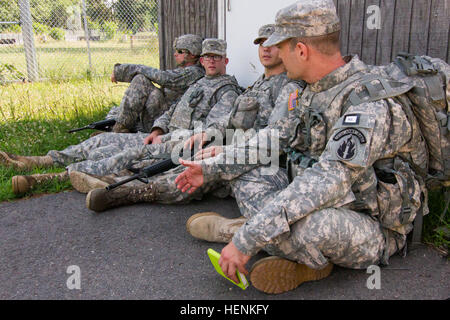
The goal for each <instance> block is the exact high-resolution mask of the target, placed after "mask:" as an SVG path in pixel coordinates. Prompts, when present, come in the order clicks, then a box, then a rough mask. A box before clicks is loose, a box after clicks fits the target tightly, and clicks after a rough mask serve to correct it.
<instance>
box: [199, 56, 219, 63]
mask: <svg viewBox="0 0 450 320" xmlns="http://www.w3.org/2000/svg"><path fill="white" fill-rule="evenodd" d="M202 58H203V60H205V61H216V62H217V61H220V60H222V58H223V57H222V56H209V55H205V56H202Z"/></svg>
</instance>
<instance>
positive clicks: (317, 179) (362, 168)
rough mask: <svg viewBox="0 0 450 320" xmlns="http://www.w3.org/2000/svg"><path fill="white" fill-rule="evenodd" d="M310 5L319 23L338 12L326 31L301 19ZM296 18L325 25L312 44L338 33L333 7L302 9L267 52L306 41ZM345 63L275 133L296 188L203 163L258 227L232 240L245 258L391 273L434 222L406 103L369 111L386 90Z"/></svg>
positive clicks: (280, 179) (248, 226)
mask: <svg viewBox="0 0 450 320" xmlns="http://www.w3.org/2000/svg"><path fill="white" fill-rule="evenodd" d="M311 4H313V6H312V8H313V9H314V8H315V9H316V11H315V12H316V14H317V15H319V14H318V13H323V12H327V11H328V12H331V14H329V15H328V16H327V15H326V14H325V15H322V18H323V19H327V18H329V20H328V21H326V22H325V23H323V24H321V23H319V22H320V21H322V20H320V18H319V20H316V19H318V18H317V16H315V15H314V14H311V12H308V13H307V14H305V15H304V16H302V14H303V13H305V12H307V10H311V7H310V5H311ZM317 6H319V7H320V9H317ZM295 19H298V20H299V21H304V20H306V21H310V22H309V23H307V25H308V24H309V25H311V26H314V25H315V24H319V25H318V27H317V28H312V29H311V28H310V29H306V30H312V31H311V32H312V33H311V34H309V33H308V32H307V31H305V33H304V34H303V36H313V35H319V34H320V30H322V31H323V32H324V33H325V34H326V33H329V32H333V30H334V31H336V27H335V21H336V20H337V16H336V14H335V8H334V5H333V3H332V2H331V1H325V0H309V1H303V2H299V3H297V4H295V5H293V6H290V7H288V8H286V9H283V10H281V11H280V12H279V13H278V14H277V29H276V32H275V33H274V35H273V37H271V38H269V39H268V40H267V41H266V43H265V44H264V45H268V46H269V45H274V44H276V43H279V42H280V41H283V40H285V39H287V38H289V37H294V36H295V37H297V36H299V35H298V32H297V33H295V30H293V29H294V28H295V25H294V26H293V25H292V24H287V25H284V24H283V23H285V22H287V21H289V20H294V21H295ZM317 30H319V34H317V33H316V32H317ZM303 31H304V30H303ZM324 33H322V34H324ZM346 62H347V64H346V65H344V66H342V67H340V68H338V69H336V70H335V71H333V72H331V73H330V74H328V75H326V76H325V77H324V78H322V79H321V80H319V81H317V82H316V83H312V84H308V85H307V87H306V88H305V90H304V92H303V95H302V98H301V99H295V100H296V103H295V104H293V105H291V104H290V111H289V121H279V122H278V123H276V124H275V126H274V127H275V128H276V129H278V130H279V135H280V140H279V141H280V147H281V148H280V149H281V150H280V151H282V152H283V153H286V154H287V155H288V158H289V159H290V161H289V163H288V169H289V170H288V171H289V173H290V178H291V179H289V176H288V173H287V172H286V171H285V170H283V169H280V170H279V171H278V172H277V173H276V174H274V175H264V174H263V173H262V171H261V170H262V169H263V168H262V167H261V166H258V165H250V164H247V165H223V164H219V163H224V157H225V156H224V155H220V156H219V157H216V158H213V159H208V160H206V161H204V163H203V164H202V166H203V172H204V177H205V181H206V182H208V181H211V180H215V179H217V178H222V179H235V180H234V181H233V185H234V187H235V189H237V190H238V191H237V192H235V195H236V199H237V201H238V204H239V207H240V209H241V213H242V214H243V215H244V216H245V217H247V218H248V219H249V220H248V221H247V222H246V223H245V225H243V226H242V227H241V228H240V229H239V230H238V231H237V232H236V233H235V235H234V237H233V240H232V241H233V243H234V245H235V246H236V247H237V248H238V249H239V251H241V252H243V253H244V254H246V255H254V254H256V253H257V252H258V251H259V250H261V249H264V250H266V251H267V252H269V253H270V254H272V255H277V256H281V257H284V258H287V259H290V260H293V261H296V262H298V263H302V264H306V265H307V266H309V267H311V268H315V269H322V268H324V267H325V266H326V265H327V264H328V262H332V263H334V264H337V265H340V266H343V267H350V268H367V267H368V266H369V265H372V264H378V263H384V264H387V263H388V258H389V256H391V255H392V254H394V253H395V252H397V251H398V250H399V249H401V248H403V247H404V245H405V242H406V234H408V233H409V232H410V231H411V229H412V221H413V219H414V217H415V215H416V213H417V212H418V210H420V209H422V210H423V212H424V214H426V213H428V208H427V201H426V193H427V192H426V189H425V187H424V184H423V181H422V180H421V178H420V177H419V176H417V175H416V173H415V172H414V171H413V170H412V169H411V167H410V165H409V164H408V162H413V163H414V164H415V166H417V167H419V168H426V166H427V155H426V146H425V143H424V141H423V139H421V136H420V134H418V132H419V130H418V124H417V121H416V119H415V118H414V117H410V116H409V114H410V113H409V110H408V107H407V106H405V105H402V104H401V103H400V102H399V101H400V100H397V99H392V98H387V99H379V100H377V101H373V102H364V97H365V96H367V94H368V92H369V91H370V89H371V88H374V87H380V83H379V82H378V80H374V81H370V80H368V81H366V80H367V79H370V72H371V70H370V68H369V67H368V66H366V65H365V64H364V63H363V62H361V61H360V60H359V58H358V57H356V56H354V57H346ZM367 75H369V76H367ZM363 83H364V84H365V85H363ZM368 88H369V89H368ZM296 96H297V95H296V94H295V93H294V94H293V96H292V98H293V99H292V100H294V98H296ZM349 96H350V97H355V96H357V97H358V98H359V103H354V101H357V99H349ZM349 100H351V101H349ZM267 134H268V130H261V131H260V132H259V133H258V137H259V138H260V140H262V141H265V140H264V139H262V137H264V135H267ZM258 137H254V138H253V139H254V140H256V139H257V138H258ZM240 148H241V150H240V152H244V151H245V149H248V148H249V147H248V146H247V147H246V146H240ZM267 148H270V145H269V146H267ZM240 152H239V151H238V152H236V153H234V154H239V153H240ZM221 157H222V159H220V158H221ZM234 163H236V162H234ZM247 163H248V162H247ZM252 168H253V169H252ZM249 170H251V171H250V172H248V171H249ZM246 172H247V173H246ZM239 190H240V191H239ZM244 191H245V192H244Z"/></svg>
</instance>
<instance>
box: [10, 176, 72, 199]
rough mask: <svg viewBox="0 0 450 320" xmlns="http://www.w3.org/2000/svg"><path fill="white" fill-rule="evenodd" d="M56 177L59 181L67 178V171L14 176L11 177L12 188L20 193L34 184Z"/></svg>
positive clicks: (16, 192)
mask: <svg viewBox="0 0 450 320" xmlns="http://www.w3.org/2000/svg"><path fill="white" fill-rule="evenodd" d="M54 179H58V180H59V181H66V180H69V175H68V174H67V171H64V172H60V173H44V174H33V175H31V176H14V177H12V179H11V183H12V189H13V192H14V193H15V194H22V193H26V192H28V191H30V190H31V189H32V188H33V187H35V186H36V185H39V184H42V183H45V182H47V181H51V180H54Z"/></svg>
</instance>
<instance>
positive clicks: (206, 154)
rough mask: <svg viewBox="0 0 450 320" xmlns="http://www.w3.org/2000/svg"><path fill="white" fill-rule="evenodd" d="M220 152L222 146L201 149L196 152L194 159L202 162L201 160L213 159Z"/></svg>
mask: <svg viewBox="0 0 450 320" xmlns="http://www.w3.org/2000/svg"><path fill="white" fill-rule="evenodd" d="M222 152H223V147H222V146H212V147H209V148H206V149H202V150H200V151H199V152H197V153H196V154H195V156H194V159H195V160H203V159H208V158H213V157H215V156H217V155H218V154H220V153H222Z"/></svg>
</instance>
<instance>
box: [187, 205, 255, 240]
mask: <svg viewBox="0 0 450 320" xmlns="http://www.w3.org/2000/svg"><path fill="white" fill-rule="evenodd" d="M246 221H247V219H246V218H244V217H240V218H236V219H227V218H225V217H222V216H221V215H219V214H218V213H215V212H204V213H197V214H194V215H193V216H192V217H190V218H189V219H188V221H187V222H186V229H187V231H188V232H189V233H190V234H191V235H192V236H193V237H194V238H197V239H201V240H206V241H209V242H220V243H229V242H230V241H231V239H232V238H233V235H234V233H235V232H236V231H237V230H238V229H239V228H240V227H241V226H242V225H243V224H244V223H245V222H246Z"/></svg>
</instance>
